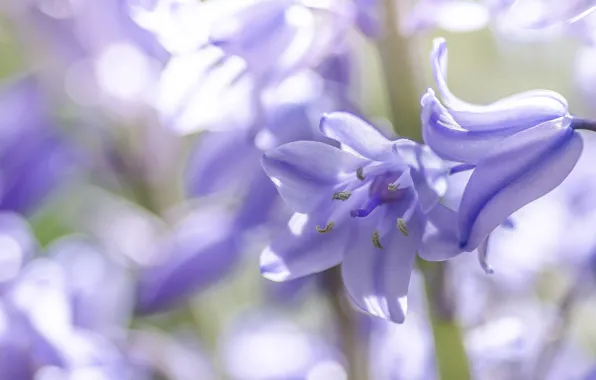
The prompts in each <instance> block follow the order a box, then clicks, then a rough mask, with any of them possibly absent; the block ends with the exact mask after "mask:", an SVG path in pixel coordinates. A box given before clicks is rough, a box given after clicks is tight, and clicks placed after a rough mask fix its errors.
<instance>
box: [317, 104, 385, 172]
mask: <svg viewBox="0 0 596 380" xmlns="http://www.w3.org/2000/svg"><path fill="white" fill-rule="evenodd" d="M319 129H320V131H321V133H322V134H324V135H325V136H327V137H329V138H331V139H334V140H337V141H339V142H340V143H341V144H342V148H343V147H344V146H346V147H348V148H349V149H351V150H352V151H353V152H356V153H357V154H359V155H361V156H363V157H366V158H370V159H371V160H375V161H383V160H384V159H385V158H387V157H391V155H392V152H391V141H389V140H388V139H387V138H386V137H385V136H383V135H382V134H381V132H379V131H378V130H377V129H376V128H375V127H373V126H372V125H370V124H368V123H367V122H366V121H364V120H362V119H360V118H359V117H356V116H355V115H352V114H350V113H347V112H332V113H327V114H324V115H323V117H322V118H321V123H320V124H319Z"/></svg>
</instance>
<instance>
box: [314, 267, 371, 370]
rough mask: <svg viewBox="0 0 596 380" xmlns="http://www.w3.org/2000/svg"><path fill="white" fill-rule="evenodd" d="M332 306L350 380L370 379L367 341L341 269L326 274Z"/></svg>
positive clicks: (337, 268) (333, 269)
mask: <svg viewBox="0 0 596 380" xmlns="http://www.w3.org/2000/svg"><path fill="white" fill-rule="evenodd" d="M324 276H325V288H326V290H327V297H328V299H329V303H330V306H331V308H332V310H333V313H334V317H335V319H336V326H338V327H339V334H340V339H341V342H340V343H341V347H342V350H343V354H344V356H345V358H346V360H347V364H348V368H347V372H348V373H347V374H348V379H368V362H367V358H368V351H367V347H366V339H364V338H363V337H362V336H360V334H359V331H360V329H359V326H358V315H357V314H356V312H355V311H354V310H353V309H352V307H351V306H350V303H349V301H348V300H347V299H346V296H345V288H344V285H343V280H342V277H341V267H340V266H336V267H335V268H331V269H330V270H328V271H327V272H325V274H324Z"/></svg>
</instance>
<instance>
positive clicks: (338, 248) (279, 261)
mask: <svg viewBox="0 0 596 380" xmlns="http://www.w3.org/2000/svg"><path fill="white" fill-rule="evenodd" d="M309 218H310V217H309V216H308V215H305V214H294V216H293V217H292V218H291V219H290V221H289V222H288V226H287V227H286V228H285V230H284V231H282V232H281V233H280V234H279V235H278V236H276V237H275V239H274V240H273V242H272V243H271V244H270V245H269V246H268V247H267V248H265V249H264V250H263V252H262V253H261V262H260V266H261V273H262V274H263V276H264V277H265V278H267V279H269V280H272V281H277V282H280V281H289V280H293V279H296V278H300V277H304V276H307V275H309V274H313V273H318V272H321V271H324V270H326V269H329V268H331V267H334V266H336V265H337V264H339V263H340V262H341V260H342V257H343V253H344V250H345V247H346V245H347V244H348V240H349V236H350V229H349V228H345V227H348V226H343V227H344V228H335V227H334V228H333V229H332V230H331V231H329V232H328V233H319V232H317V230H316V228H315V226H316V225H320V224H321V223H318V222H317V221H313V220H312V218H310V219H309ZM321 227H324V226H321Z"/></svg>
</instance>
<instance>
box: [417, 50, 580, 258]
mask: <svg viewBox="0 0 596 380" xmlns="http://www.w3.org/2000/svg"><path fill="white" fill-rule="evenodd" d="M446 59H447V46H446V42H445V40H443V39H436V40H435V43H434V48H433V52H432V54H431V64H432V68H433V71H434V75H435V80H436V82H437V86H438V89H439V93H440V94H441V97H442V98H443V100H444V102H445V105H443V104H441V102H440V101H439V100H438V99H437V98H436V97H435V94H434V92H433V91H432V90H430V89H429V90H428V91H427V93H426V94H425V95H424V96H423V97H422V101H421V102H422V125H423V136H424V140H425V142H426V143H427V144H428V146H429V147H430V148H431V149H432V150H433V151H434V152H436V153H437V154H438V155H439V156H440V157H441V158H443V159H446V160H451V161H455V162H459V163H462V164H464V165H465V167H466V168H468V169H474V171H473V173H472V175H471V177H470V179H469V181H468V183H467V186H466V188H465V190H464V193H463V196H462V200H461V203H460V206H459V210H458V212H457V214H455V212H452V211H451V210H449V209H446V208H444V209H442V210H440V212H439V213H438V214H437V215H435V216H436V222H437V225H439V226H446V227H447V228H440V227H439V228H438V232H437V233H436V235H435V237H437V236H439V238H438V239H436V240H437V241H441V242H442V243H445V244H444V245H443V248H442V249H435V250H433V251H428V253H429V254H430V256H426V255H424V256H423V257H425V258H427V259H432V260H442V259H446V258H448V257H451V256H453V255H455V254H457V253H458V252H459V251H460V250H461V249H463V250H464V251H472V250H474V249H476V248H477V247H479V246H481V245H482V244H483V243H484V242H485V241H486V238H487V237H488V235H489V234H490V233H491V232H492V231H493V230H494V229H495V228H496V227H497V226H499V225H500V224H502V223H503V222H504V221H505V220H506V219H507V218H508V217H509V216H510V215H511V214H512V213H513V212H515V211H516V210H518V209H519V208H521V207H523V206H524V205H526V204H528V203H530V202H532V201H533V200H535V199H537V198H539V197H541V196H543V195H545V194H547V193H548V192H550V191H551V190H553V189H554V188H555V187H557V186H558V185H559V184H560V183H561V182H562V181H563V180H564V179H565V178H566V177H567V175H568V174H569V173H570V172H571V170H572V169H573V167H574V166H575V164H576V162H577V160H578V158H579V156H580V154H581V152H582V147H583V143H582V139H581V137H580V135H579V134H578V133H577V132H576V131H575V129H582V128H586V125H584V124H582V122H581V121H580V120H578V119H575V118H573V117H571V116H570V115H569V114H568V112H567V102H566V100H565V99H564V98H563V97H562V96H561V95H559V94H557V93H555V92H551V91H538V90H536V91H528V92H524V93H521V94H517V95H513V96H510V97H507V98H504V99H501V100H498V101H496V102H494V103H492V104H489V105H486V106H480V105H473V104H470V103H466V102H464V101H462V100H460V99H458V98H457V97H455V96H454V95H453V94H452V93H451V92H450V91H449V88H448V87H447V83H446ZM450 239H451V243H453V244H452V246H451V248H449V247H448V246H449V244H450V243H449V242H448V241H449V240H450ZM421 254H422V253H421Z"/></svg>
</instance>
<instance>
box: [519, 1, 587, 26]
mask: <svg viewBox="0 0 596 380" xmlns="http://www.w3.org/2000/svg"><path fill="white" fill-rule="evenodd" d="M518 2H519V5H522V6H523V4H524V3H525V2H529V1H528V0H518ZM537 4H538V5H539V6H540V8H536V2H535V4H534V12H535V13H537V14H538V15H539V16H538V18H537V19H536V20H534V22H533V23H532V24H531V25H528V27H534V28H545V27H549V26H553V25H556V24H561V23H567V24H571V23H574V22H577V21H580V20H582V19H583V18H585V17H587V16H589V15H590V14H591V13H592V12H594V11H595V10H596V1H595V0H567V1H557V0H540V1H538V2H537Z"/></svg>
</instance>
